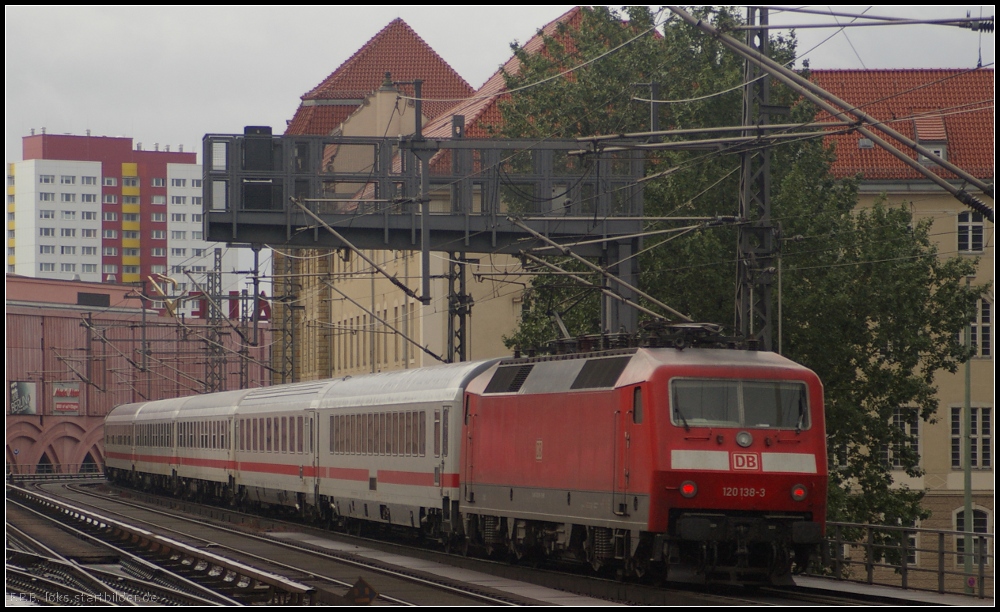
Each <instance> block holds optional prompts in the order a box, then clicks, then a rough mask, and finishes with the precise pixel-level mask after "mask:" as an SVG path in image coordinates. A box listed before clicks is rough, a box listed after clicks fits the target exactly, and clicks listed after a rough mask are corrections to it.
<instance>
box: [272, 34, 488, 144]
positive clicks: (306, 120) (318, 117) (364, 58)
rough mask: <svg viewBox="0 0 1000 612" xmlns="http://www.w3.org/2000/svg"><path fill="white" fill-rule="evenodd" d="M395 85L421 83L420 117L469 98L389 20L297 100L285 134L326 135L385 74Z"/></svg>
mask: <svg viewBox="0 0 1000 612" xmlns="http://www.w3.org/2000/svg"><path fill="white" fill-rule="evenodd" d="M387 72H388V73H391V75H392V79H393V80H396V81H412V80H415V79H422V80H423V81H424V85H423V91H422V96H423V97H424V98H430V99H431V100H429V101H428V102H425V103H424V105H423V113H424V115H426V116H428V117H435V116H437V115H438V114H440V113H441V112H443V111H444V110H446V109H447V108H448V107H450V106H452V105H453V102H450V101H442V102H436V101H434V100H433V99H434V98H443V99H450V100H454V99H456V98H467V97H468V96H470V95H472V91H473V90H472V86H471V85H469V84H468V83H467V82H466V81H465V79H463V78H462V77H461V76H460V75H459V74H458V73H457V72H455V70H454V69H453V68H452V67H451V66H449V65H448V63H447V62H446V61H444V59H442V58H441V56H440V55H438V54H437V53H436V52H435V51H434V50H433V49H432V48H431V47H430V45H428V44H427V43H426V42H424V40H423V39H422V38H420V36H419V35H417V33H416V32H414V31H413V29H412V28H411V27H410V26H409V25H407V24H406V22H404V21H403V20H402V19H399V18H397V19H394V20H392V21H391V22H390V23H389V25H387V26H386V27H384V28H382V30H381V31H380V32H379V33H378V34H376V35H375V36H373V37H372V38H371V39H370V40H369V41H368V42H367V43H365V44H364V45H363V46H362V47H361V48H360V49H358V51H357V52H356V53H355V54H354V55H352V56H351V57H350V58H349V59H348V60H347V61H345V62H344V63H343V64H341V65H340V67H338V68H337V69H336V70H334V71H333V72H332V73H331V74H330V76H328V77H326V78H325V79H324V80H323V81H322V82H321V83H320V84H319V85H317V86H316V87H314V88H313V89H312V90H310V91H308V92H306V93H305V94H304V95H303V96H302V103H301V104H300V105H299V108H298V110H297V111H296V113H295V117H294V118H292V120H291V121H290V122H289V125H288V128H287V129H286V130H285V134H314V135H326V134H329V133H330V131H331V130H333V129H335V128H336V127H337V126H339V125H340V124H341V123H342V122H343V121H344V119H346V118H347V117H348V116H349V115H350V114H351V113H353V112H354V111H355V110H356V109H357V108H358V106H360V105H361V103H362V101H363V99H364V98H365V96H367V95H368V94H370V93H371V92H373V91H375V90H376V89H378V88H379V86H380V85H381V84H382V82H383V81H384V80H385V73H387Z"/></svg>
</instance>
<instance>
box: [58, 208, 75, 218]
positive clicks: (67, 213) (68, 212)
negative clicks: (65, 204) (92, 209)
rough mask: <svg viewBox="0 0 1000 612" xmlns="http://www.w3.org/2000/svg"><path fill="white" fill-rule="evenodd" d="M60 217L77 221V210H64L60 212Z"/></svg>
mask: <svg viewBox="0 0 1000 612" xmlns="http://www.w3.org/2000/svg"><path fill="white" fill-rule="evenodd" d="M59 217H60V218H61V219H62V220H63V221H76V211H75V210H63V211H61V212H60V214H59Z"/></svg>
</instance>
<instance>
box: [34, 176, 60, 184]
mask: <svg viewBox="0 0 1000 612" xmlns="http://www.w3.org/2000/svg"><path fill="white" fill-rule="evenodd" d="M38 182H39V183H42V184H43V185H51V184H52V183H55V182H56V175H54V174H39V175H38Z"/></svg>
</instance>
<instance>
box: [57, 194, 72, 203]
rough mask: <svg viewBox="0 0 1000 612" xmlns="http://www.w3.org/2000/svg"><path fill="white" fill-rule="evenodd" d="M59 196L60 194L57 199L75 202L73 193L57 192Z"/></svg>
mask: <svg viewBox="0 0 1000 612" xmlns="http://www.w3.org/2000/svg"><path fill="white" fill-rule="evenodd" d="M59 196H60V198H59V199H60V200H62V201H63V202H76V194H75V193H61V194H59Z"/></svg>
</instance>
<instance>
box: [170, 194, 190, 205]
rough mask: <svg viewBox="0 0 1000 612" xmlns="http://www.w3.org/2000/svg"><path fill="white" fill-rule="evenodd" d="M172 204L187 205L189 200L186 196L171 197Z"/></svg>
mask: <svg viewBox="0 0 1000 612" xmlns="http://www.w3.org/2000/svg"><path fill="white" fill-rule="evenodd" d="M170 203H171V204H187V198H186V197H185V196H170Z"/></svg>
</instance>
